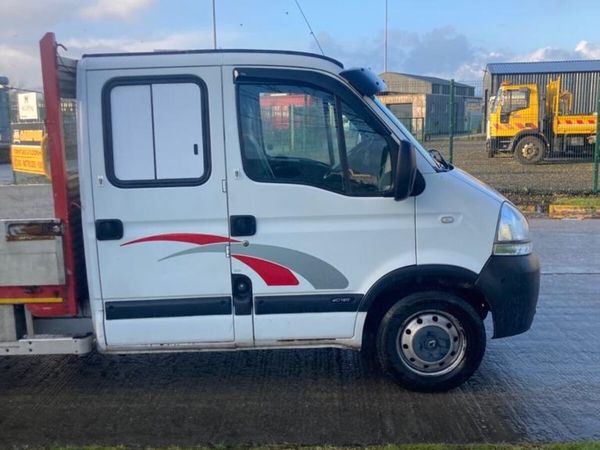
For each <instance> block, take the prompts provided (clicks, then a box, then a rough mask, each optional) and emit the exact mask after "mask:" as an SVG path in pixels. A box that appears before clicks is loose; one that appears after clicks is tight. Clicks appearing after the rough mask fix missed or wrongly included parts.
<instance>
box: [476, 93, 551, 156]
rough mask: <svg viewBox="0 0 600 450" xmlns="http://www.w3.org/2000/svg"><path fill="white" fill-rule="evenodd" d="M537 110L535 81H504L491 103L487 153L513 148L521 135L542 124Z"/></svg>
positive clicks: (532, 132)
mask: <svg viewBox="0 0 600 450" xmlns="http://www.w3.org/2000/svg"><path fill="white" fill-rule="evenodd" d="M539 114H540V112H539V96H538V89H537V85H535V84H511V83H509V82H503V83H502V85H501V86H500V88H499V89H498V93H497V95H496V96H495V98H494V102H492V103H491V105H490V110H489V119H488V126H487V141H486V145H487V148H488V154H489V155H490V156H493V155H494V154H495V153H497V152H501V151H512V150H513V147H514V145H515V141H517V140H518V139H519V138H520V137H521V136H526V135H531V134H535V133H538V132H539V130H540V128H541V127H540V124H539V120H540V119H539Z"/></svg>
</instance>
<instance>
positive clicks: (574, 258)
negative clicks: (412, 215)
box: [0, 219, 600, 448]
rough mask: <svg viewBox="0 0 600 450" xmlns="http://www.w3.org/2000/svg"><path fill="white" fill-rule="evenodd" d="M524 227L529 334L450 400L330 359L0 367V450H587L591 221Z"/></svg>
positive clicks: (597, 373) (166, 358)
mask: <svg viewBox="0 0 600 450" xmlns="http://www.w3.org/2000/svg"><path fill="white" fill-rule="evenodd" d="M531 224H532V230H533V234H534V245H535V247H536V250H537V251H538V253H539V254H540V256H541V259H542V270H543V276H542V288H541V296H540V300H539V306H538V313H537V316H536V319H535V322H534V325H533V328H532V329H531V330H530V331H529V332H527V333H525V334H523V335H520V336H515V337H512V338H507V339H500V340H488V348H487V353H486V356H485V357H484V361H483V363H482V365H481V367H480V369H479V370H478V371H477V372H476V374H475V375H474V376H473V377H472V378H471V380H469V381H468V382H467V383H465V384H464V385H463V386H461V387H460V388H458V389H455V390H453V391H451V392H447V393H437V394H422V393H414V392H409V391H406V390H403V389H402V388H399V387H398V386H397V385H395V384H394V383H393V382H392V381H390V380H389V379H387V378H386V377H385V376H383V375H381V374H380V373H379V372H378V371H377V369H376V368H375V367H373V366H371V365H370V364H369V363H367V362H365V361H364V360H363V359H361V357H360V356H359V354H357V353H355V352H352V351H346V350H334V349H322V350H295V351H292V350H279V351H259V352H239V353H199V354H193V353H187V354H171V355H169V354H162V355H134V356H102V355H98V354H93V355H90V356H87V357H83V358H78V357H71V356H56V357H30V358H13V359H10V358H4V359H2V358H0V448H7V447H9V448H10V447H13V446H14V447H18V446H26V445H27V446H49V445H85V444H88V445H90V444H96V445H113V444H124V445H140V446H144V445H153V446H161V445H200V444H215V445H242V444H309V445H310V444H377V443H410V442H448V443H467V442H471V443H479V442H522V441H572V440H578V441H579V440H594V439H600V326H599V324H598V322H599V321H600V288H599V285H600V257H599V256H598V250H599V249H600V221H551V220H544V219H541V220H532V221H531Z"/></svg>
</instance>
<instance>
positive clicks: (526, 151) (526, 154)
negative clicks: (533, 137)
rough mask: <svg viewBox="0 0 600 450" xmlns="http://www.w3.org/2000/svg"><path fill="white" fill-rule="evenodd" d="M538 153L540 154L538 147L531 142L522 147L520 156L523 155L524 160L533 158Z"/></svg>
mask: <svg viewBox="0 0 600 450" xmlns="http://www.w3.org/2000/svg"><path fill="white" fill-rule="evenodd" d="M539 152H540V149H539V148H538V146H537V145H535V144H533V143H531V142H530V143H527V144H525V145H524V146H523V148H522V149H521V155H523V158H526V159H533V158H535V157H536V156H537V155H538V153H539Z"/></svg>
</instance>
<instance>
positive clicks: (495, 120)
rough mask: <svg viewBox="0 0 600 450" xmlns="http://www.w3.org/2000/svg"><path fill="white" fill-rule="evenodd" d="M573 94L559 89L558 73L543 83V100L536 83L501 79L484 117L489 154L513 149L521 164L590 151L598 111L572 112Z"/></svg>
mask: <svg viewBox="0 0 600 450" xmlns="http://www.w3.org/2000/svg"><path fill="white" fill-rule="evenodd" d="M572 107H573V94H572V93H571V92H569V91H561V89H560V77H558V78H556V79H555V80H553V81H550V82H549V83H548V84H547V85H546V98H545V101H543V99H540V95H539V90H538V86H537V85H536V84H511V83H510V82H503V83H502V84H501V86H500V89H499V90H498V93H497V95H496V97H495V99H494V100H493V102H491V107H490V111H489V116H488V121H487V140H486V148H487V151H488V156H490V157H493V156H494V155H495V154H497V153H498V152H512V153H514V156H515V158H516V159H517V161H519V162H520V163H522V164H536V163H539V162H540V161H542V160H543V159H544V158H547V157H550V156H552V157H562V158H569V157H585V156H591V155H593V151H594V144H595V142H596V123H597V113H593V114H586V115H580V114H577V115H572V114H571V111H572Z"/></svg>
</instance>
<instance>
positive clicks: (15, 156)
mask: <svg viewBox="0 0 600 450" xmlns="http://www.w3.org/2000/svg"><path fill="white" fill-rule="evenodd" d="M10 157H11V161H12V168H13V170H14V171H15V172H25V173H35V174H38V175H48V172H47V171H46V161H45V160H44V150H43V148H42V144H41V143H40V145H11V147H10Z"/></svg>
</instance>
